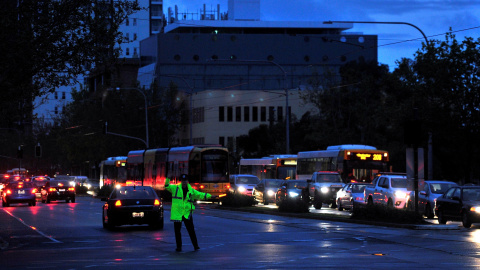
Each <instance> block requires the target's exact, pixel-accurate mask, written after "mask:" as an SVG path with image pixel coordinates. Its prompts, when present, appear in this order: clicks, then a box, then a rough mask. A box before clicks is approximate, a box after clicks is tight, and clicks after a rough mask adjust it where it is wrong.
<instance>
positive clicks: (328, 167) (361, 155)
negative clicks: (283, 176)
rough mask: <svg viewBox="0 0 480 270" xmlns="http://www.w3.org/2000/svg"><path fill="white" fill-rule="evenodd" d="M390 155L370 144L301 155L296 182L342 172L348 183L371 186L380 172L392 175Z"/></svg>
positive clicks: (340, 146) (299, 154) (328, 148)
mask: <svg viewBox="0 0 480 270" xmlns="http://www.w3.org/2000/svg"><path fill="white" fill-rule="evenodd" d="M389 158H390V157H389V155H388V152H387V151H384V150H378V149H377V148H376V147H373V146H369V145H357V144H347V145H334V146H329V147H327V149H326V150H319V151H307V152H299V153H298V155H297V176H296V179H310V178H311V177H312V174H313V173H314V172H316V171H336V172H339V173H340V175H341V177H342V180H343V181H344V182H345V183H349V182H365V183H370V182H371V181H372V180H373V178H374V176H375V175H376V174H377V173H379V172H388V171H389V168H388V162H389Z"/></svg>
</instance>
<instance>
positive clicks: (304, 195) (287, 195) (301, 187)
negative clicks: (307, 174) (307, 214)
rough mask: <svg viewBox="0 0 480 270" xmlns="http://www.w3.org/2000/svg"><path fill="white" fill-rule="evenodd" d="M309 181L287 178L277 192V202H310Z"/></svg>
mask: <svg viewBox="0 0 480 270" xmlns="http://www.w3.org/2000/svg"><path fill="white" fill-rule="evenodd" d="M309 201H310V200H309V195H308V182H307V181H306V180H286V181H284V182H283V183H282V184H281V185H280V187H279V188H278V190H277V193H276V194H275V203H276V205H278V206H280V205H281V204H282V203H291V204H292V203H304V204H305V205H306V206H307V209H308V206H309V205H310V203H309Z"/></svg>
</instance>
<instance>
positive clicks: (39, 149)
mask: <svg viewBox="0 0 480 270" xmlns="http://www.w3.org/2000/svg"><path fill="white" fill-rule="evenodd" d="M35 157H42V146H40V144H39V145H36V146H35Z"/></svg>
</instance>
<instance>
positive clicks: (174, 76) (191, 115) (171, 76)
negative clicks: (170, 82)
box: [161, 75, 193, 145]
mask: <svg viewBox="0 0 480 270" xmlns="http://www.w3.org/2000/svg"><path fill="white" fill-rule="evenodd" d="M161 76H165V77H170V78H178V79H181V80H183V82H184V83H185V84H186V85H187V87H188V89H189V90H190V105H189V107H190V108H189V111H190V117H189V118H190V121H189V122H190V145H193V137H192V124H193V122H192V121H193V107H192V95H193V87H191V86H190V84H189V83H188V82H187V80H186V79H185V78H184V77H182V76H177V75H161Z"/></svg>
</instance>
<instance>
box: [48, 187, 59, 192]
mask: <svg viewBox="0 0 480 270" xmlns="http://www.w3.org/2000/svg"><path fill="white" fill-rule="evenodd" d="M48 191H52V192H53V191H57V190H56V189H55V188H54V187H51V188H49V189H48Z"/></svg>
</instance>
